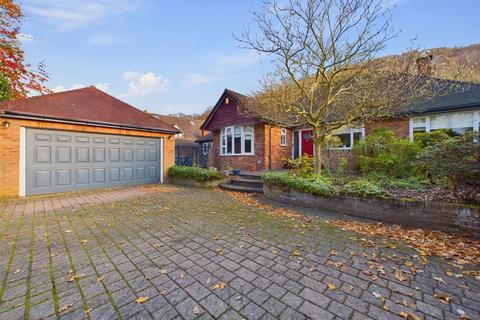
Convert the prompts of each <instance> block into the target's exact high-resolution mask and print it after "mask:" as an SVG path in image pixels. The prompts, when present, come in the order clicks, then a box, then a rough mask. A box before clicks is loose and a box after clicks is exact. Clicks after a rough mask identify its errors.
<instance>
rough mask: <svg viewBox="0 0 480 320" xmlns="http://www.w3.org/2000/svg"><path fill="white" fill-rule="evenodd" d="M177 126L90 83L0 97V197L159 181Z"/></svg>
mask: <svg viewBox="0 0 480 320" xmlns="http://www.w3.org/2000/svg"><path fill="white" fill-rule="evenodd" d="M178 133H180V131H179V130H178V129H176V128H174V127H172V126H170V125H169V124H167V123H165V122H163V121H161V120H159V119H156V118H154V117H152V116H150V115H148V114H146V113H144V112H142V111H140V110H138V109H136V108H134V107H132V106H130V105H128V104H126V103H125V102H122V101H120V100H118V99H116V98H114V97H112V96H110V95H108V94H106V93H104V92H102V91H100V90H98V89H96V88H95V87H93V86H91V87H87V88H83V89H78V90H71V91H65V92H60V93H52V94H47V95H42V96H37V97H31V98H25V99H18V100H15V101H7V102H1V103H0V153H1V163H2V168H1V170H0V196H26V195H35V194H45V193H54V192H63V191H75V190H82V189H93V188H104V187H119V186H126V185H132V184H146V183H158V182H163V179H164V177H165V176H166V173H167V169H168V168H169V167H171V166H172V165H173V164H174V145H175V135H176V134H178Z"/></svg>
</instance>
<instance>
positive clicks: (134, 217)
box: [0, 186, 480, 320]
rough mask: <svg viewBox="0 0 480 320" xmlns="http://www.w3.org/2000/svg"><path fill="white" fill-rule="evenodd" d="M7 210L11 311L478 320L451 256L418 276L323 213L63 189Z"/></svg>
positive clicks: (2, 298)
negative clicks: (308, 216)
mask: <svg viewBox="0 0 480 320" xmlns="http://www.w3.org/2000/svg"><path fill="white" fill-rule="evenodd" d="M0 214H1V216H0V319H2V320H5V319H24V318H28V319H59V318H60V319H84V318H86V319H122V318H123V319H128V318H132V319H151V318H153V319H167V320H168V319H193V318H199V319H212V318H215V319H306V318H313V319H403V318H402V317H400V316H399V314H400V313H401V312H405V314H404V315H405V317H407V315H408V312H411V313H414V314H415V315H416V316H418V317H419V318H420V319H459V318H460V315H462V314H463V315H465V316H468V318H469V319H480V314H479V312H480V303H479V299H480V296H479V293H480V283H479V281H478V280H475V279H474V278H472V277H463V278H462V277H460V278H457V277H456V276H455V275H452V276H447V275H446V274H445V270H447V269H448V270H452V271H453V272H456V271H455V269H453V268H452V267H451V266H449V265H448V264H446V263H445V262H444V261H441V260H438V261H435V262H430V263H429V264H428V266H426V267H421V270H422V271H423V272H420V273H418V274H416V275H412V274H409V273H407V272H408V268H407V267H406V266H405V264H404V263H405V261H413V262H414V264H415V265H418V263H417V260H416V259H413V258H412V257H411V256H412V255H413V254H415V253H414V252H412V250H411V249H407V248H402V247H401V246H399V247H398V248H397V249H388V248H386V247H385V246H380V247H376V246H365V245H364V244H362V243H364V241H363V242H362V241H355V239H352V238H351V237H352V235H353V234H351V233H347V232H344V231H341V230H339V229H336V228H335V227H332V226H329V225H327V224H325V223H324V219H325V217H323V216H320V217H318V218H313V219H312V220H311V221H310V222H309V221H307V222H305V221H303V220H299V219H295V218H290V217H279V216H275V215H268V214H266V213H265V211H264V210H263V209H259V208H256V207H252V206H248V205H246V204H244V203H242V202H239V201H237V200H235V199H233V198H232V197H230V196H229V195H228V194H226V193H224V192H221V191H213V190H203V189H195V188H176V187H171V186H154V187H131V188H126V189H117V190H103V191H94V192H92V191H90V192H83V193H70V194H60V195H54V196H48V197H32V198H27V199H20V200H11V201H2V202H0ZM330 218H331V217H330ZM332 250H334V251H332ZM369 266H370V267H369ZM393 268H403V269H404V270H406V271H407V272H404V273H403V274H404V275H405V276H406V278H407V279H406V280H404V281H399V280H397V279H396V278H395V277H394V272H393V270H394V269H393ZM383 270H384V271H385V272H383ZM435 277H436V278H437V279H435ZM439 278H440V279H441V280H442V281H439V280H438V279H439ZM443 281H444V282H445V283H446V284H445V283H443ZM374 293H375V295H374ZM439 293H446V294H448V296H450V297H451V298H452V300H451V301H449V302H448V303H442V302H440V301H439V300H438V299H437V298H435V297H434V295H435V294H439ZM142 297H143V298H145V297H148V299H143V300H146V301H144V302H143V303H140V301H141V300H137V301H138V302H136V301H135V300H136V299H138V298H142ZM408 319H415V318H413V317H411V316H410V317H409V318H408ZM465 319H466V318H465Z"/></svg>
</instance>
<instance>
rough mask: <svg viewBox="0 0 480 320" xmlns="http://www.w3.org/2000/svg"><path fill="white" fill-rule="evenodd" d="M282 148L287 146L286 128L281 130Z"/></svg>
mask: <svg viewBox="0 0 480 320" xmlns="http://www.w3.org/2000/svg"><path fill="white" fill-rule="evenodd" d="M280 146H281V147H286V146H287V129H286V128H281V129H280Z"/></svg>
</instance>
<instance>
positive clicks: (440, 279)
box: [433, 276, 448, 284]
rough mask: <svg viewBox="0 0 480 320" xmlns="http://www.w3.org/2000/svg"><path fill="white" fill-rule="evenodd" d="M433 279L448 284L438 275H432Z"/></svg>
mask: <svg viewBox="0 0 480 320" xmlns="http://www.w3.org/2000/svg"><path fill="white" fill-rule="evenodd" d="M433 279H435V280H437V281H438V282H441V283H443V284H448V283H446V282H445V280H443V279H442V278H440V277H435V276H433Z"/></svg>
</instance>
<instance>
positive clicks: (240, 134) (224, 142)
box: [220, 126, 253, 156]
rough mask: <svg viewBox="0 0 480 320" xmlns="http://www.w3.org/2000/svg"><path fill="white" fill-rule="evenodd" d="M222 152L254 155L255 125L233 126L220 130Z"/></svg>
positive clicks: (225, 153)
mask: <svg viewBox="0 0 480 320" xmlns="http://www.w3.org/2000/svg"><path fill="white" fill-rule="evenodd" d="M220 151H221V152H220V154H221V155H222V156H227V155H253V127H252V126H231V127H225V128H223V129H222V130H221V132H220Z"/></svg>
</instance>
